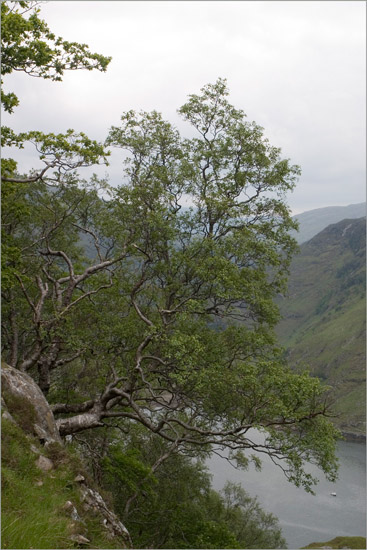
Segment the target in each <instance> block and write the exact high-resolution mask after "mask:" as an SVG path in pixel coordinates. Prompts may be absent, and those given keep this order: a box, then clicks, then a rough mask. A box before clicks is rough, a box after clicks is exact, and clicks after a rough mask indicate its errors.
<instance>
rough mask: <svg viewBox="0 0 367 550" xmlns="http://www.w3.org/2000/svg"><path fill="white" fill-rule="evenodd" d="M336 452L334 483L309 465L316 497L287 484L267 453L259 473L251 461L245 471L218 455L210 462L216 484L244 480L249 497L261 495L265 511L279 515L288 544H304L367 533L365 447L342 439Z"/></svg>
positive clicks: (242, 482) (260, 499)
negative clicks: (234, 466)
mask: <svg viewBox="0 0 367 550" xmlns="http://www.w3.org/2000/svg"><path fill="white" fill-rule="evenodd" d="M338 457H339V460H340V469H339V479H338V480H337V481H336V482H335V483H330V482H328V481H327V480H325V478H324V476H323V474H322V472H321V471H320V470H318V469H317V468H316V467H312V466H310V472H311V473H313V474H316V477H318V479H319V480H320V482H319V484H318V485H317V487H316V488H315V492H316V495H315V496H313V495H310V494H308V493H306V492H305V491H304V490H303V489H298V488H297V487H295V486H294V485H292V484H291V483H289V482H288V481H287V480H286V479H285V477H284V474H283V473H282V472H281V470H280V469H279V468H276V467H275V466H274V464H273V463H272V462H271V460H270V459H267V458H265V459H264V458H263V457H262V458H263V468H262V471H261V472H256V471H255V468H254V467H253V466H250V468H249V469H248V470H247V471H245V472H243V471H238V470H235V469H234V468H233V467H232V466H231V465H230V464H229V463H228V462H227V461H226V460H224V459H220V458H219V457H218V456H215V455H213V456H212V458H211V459H210V460H209V461H208V467H209V469H210V471H211V473H212V474H213V486H214V488H215V489H217V490H219V489H221V488H222V487H223V486H224V484H225V482H226V480H230V481H233V482H235V483H241V484H242V486H243V487H244V489H246V490H247V491H248V492H249V494H250V495H251V496H255V495H257V496H258V499H259V502H260V503H261V505H262V507H263V508H264V509H265V510H266V511H267V512H272V513H273V514H275V515H276V516H278V518H279V522H280V524H281V527H282V529H283V535H284V537H285V538H286V539H287V543H288V547H289V548H300V547H302V546H306V545H307V544H310V543H311V542H320V541H326V540H330V539H333V538H334V537H336V536H366V523H365V522H366V500H365V495H366V446H365V445H363V444H361V443H352V442H351V443H350V442H341V443H339V446H338ZM332 492H335V493H336V495H337V496H336V497H334V496H332V495H331V493H332Z"/></svg>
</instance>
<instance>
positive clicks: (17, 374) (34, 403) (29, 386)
mask: <svg viewBox="0 0 367 550" xmlns="http://www.w3.org/2000/svg"><path fill="white" fill-rule="evenodd" d="M1 391H2V397H3V400H4V402H5V406H6V409H7V410H8V414H9V413H10V414H11V416H12V417H13V418H14V419H15V420H16V422H17V423H18V424H19V425H20V426H21V427H22V428H23V429H24V430H25V431H27V432H28V433H29V432H30V433H33V434H34V435H35V436H37V437H38V439H39V440H40V441H41V443H43V444H49V443H55V442H57V443H60V444H61V442H62V441H61V437H60V434H59V431H58V429H57V427H56V423H55V419H54V416H53V414H52V411H51V409H50V406H49V404H48V403H47V401H46V399H45V396H44V395H43V393H42V392H41V390H40V388H39V387H38V386H37V384H36V383H35V382H34V380H33V379H32V378H31V377H30V376H28V374H26V373H24V372H21V371H19V370H17V369H14V368H13V367H9V366H8V365H5V364H4V363H3V364H2V366H1Z"/></svg>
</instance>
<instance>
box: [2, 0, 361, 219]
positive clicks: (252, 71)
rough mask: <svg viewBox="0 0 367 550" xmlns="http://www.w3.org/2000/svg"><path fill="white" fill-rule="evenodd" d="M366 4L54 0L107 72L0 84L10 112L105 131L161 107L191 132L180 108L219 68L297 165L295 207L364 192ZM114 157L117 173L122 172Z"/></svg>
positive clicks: (52, 127)
mask: <svg viewBox="0 0 367 550" xmlns="http://www.w3.org/2000/svg"><path fill="white" fill-rule="evenodd" d="M365 10H366V6H365V2H361V1H347V0H345V1H344V0H342V1H335V2H334V1H328V2H325V1H317V2H314V1H304V2H289V1H283V2H278V1H264V2H258V1H245V0H243V1H234V2H232V1H228V0H227V1H225V0H222V1H220V0H219V1H210V0H209V1H203V2H201V1H191V2H186V1H183V2H177V1H160V2H156V1H147V2H144V1H138V2H137V1H134V2H130V1H114V2H109V1H103V2H101V1H99V2H97V1H90V0H85V1H82V2H78V1H73V2H71V1H69V2H64V1H57V2H56V1H51V2H49V3H46V4H44V5H42V11H41V15H42V16H43V17H44V18H45V19H46V21H47V22H48V24H49V26H50V28H51V29H52V30H53V31H54V32H55V33H56V34H58V35H61V36H63V37H64V38H65V39H68V40H74V41H78V42H84V43H87V44H88V45H89V47H90V49H91V50H92V51H97V52H98V53H103V54H105V55H112V57H113V60H112V62H111V64H110V67H109V69H108V71H107V73H98V72H85V71H81V72H75V73H68V74H66V75H65V78H64V81H63V82H62V83H52V82H48V81H44V80H39V79H32V78H29V77H26V76H25V75H22V74H20V73H18V74H15V75H10V76H9V77H7V78H6V79H5V87H6V89H9V90H10V89H13V90H14V91H15V92H16V93H17V94H18V95H19V97H20V100H21V103H20V106H19V107H18V108H17V109H16V110H15V112H14V114H13V115H11V117H8V116H4V118H3V121H4V123H5V124H6V123H9V124H11V125H12V127H13V128H14V129H16V130H27V129H39V130H43V131H55V132H56V131H57V132H59V131H60V132H61V131H64V130H66V129H67V128H74V129H75V130H80V131H84V132H86V133H88V135H90V137H92V138H94V139H98V140H104V139H105V137H106V135H107V132H108V129H109V128H110V126H111V125H117V124H118V122H119V117H120V115H121V113H122V112H123V111H127V110H129V109H135V110H140V109H143V110H152V109H156V110H158V111H160V112H162V113H163V116H164V117H165V118H166V119H168V120H170V121H171V122H173V123H175V124H176V125H177V126H178V127H179V128H180V130H181V131H182V133H185V128H186V126H185V124H184V123H182V122H181V121H180V119H179V118H178V116H177V114H176V109H177V108H178V107H180V106H181V105H182V104H183V103H184V102H185V100H186V98H187V95H188V94H190V93H197V92H198V91H199V90H200V88H201V87H202V86H203V85H204V84H207V83H209V82H214V81H215V80H216V79H217V78H218V77H224V78H227V80H228V86H229V89H230V101H231V102H232V103H233V104H234V105H235V106H236V107H238V108H242V109H243V110H244V111H245V112H246V113H247V116H248V119H249V120H255V121H256V122H257V123H258V124H260V125H261V126H263V127H264V129H265V135H266V137H268V138H269V139H270V142H271V144H272V145H275V146H279V147H281V148H282V151H283V155H284V156H285V157H288V158H290V159H291V160H292V162H293V163H295V164H299V165H301V167H302V176H301V179H300V181H299V183H298V186H297V189H296V191H295V192H294V193H293V194H291V195H290V196H289V204H290V206H291V208H292V210H293V212H294V213H299V212H302V211H305V210H310V209H313V208H319V207H323V206H330V205H346V204H350V203H356V202H362V201H364V200H365V119H366V117H365V105H366V97H365V42H366V33H365ZM119 155H120V154H114V155H113V157H112V161H113V162H112V165H111V166H110V167H109V168H108V172H109V174H110V181H111V183H118V182H119V181H120V179H121V164H120V156H119ZM23 158H25V156H23ZM27 161H28V165H26V168H29V164H30V162H31V161H30V157H29V158H28V160H27ZM104 172H105V170H104V169H103V170H102V173H104Z"/></svg>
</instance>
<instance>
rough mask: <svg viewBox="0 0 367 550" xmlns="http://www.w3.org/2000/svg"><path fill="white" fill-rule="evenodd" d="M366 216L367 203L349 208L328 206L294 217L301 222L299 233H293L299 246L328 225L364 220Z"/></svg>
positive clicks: (352, 205)
mask: <svg viewBox="0 0 367 550" xmlns="http://www.w3.org/2000/svg"><path fill="white" fill-rule="evenodd" d="M365 215H366V203H365V202H362V203H359V204H350V205H349V206H327V207H326V208H316V209H315V210H309V211H308V212H303V213H302V214H298V215H297V216H294V219H296V220H297V221H298V222H299V232H298V233H297V232H296V231H294V232H292V235H293V237H294V238H295V239H296V240H297V242H298V243H299V244H301V243H304V242H306V241H308V240H310V239H312V237H314V236H315V235H317V234H318V233H320V231H322V230H323V229H325V228H326V227H327V226H328V225H330V224H333V223H338V222H340V221H342V220H344V219H356V218H362V217H363V216H365Z"/></svg>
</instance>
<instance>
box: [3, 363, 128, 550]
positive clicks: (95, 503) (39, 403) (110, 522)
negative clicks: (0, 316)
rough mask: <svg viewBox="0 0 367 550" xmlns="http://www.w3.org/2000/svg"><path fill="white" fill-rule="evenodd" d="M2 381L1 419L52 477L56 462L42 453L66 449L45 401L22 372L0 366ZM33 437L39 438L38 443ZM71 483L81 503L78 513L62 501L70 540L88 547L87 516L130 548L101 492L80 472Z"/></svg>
mask: <svg viewBox="0 0 367 550" xmlns="http://www.w3.org/2000/svg"><path fill="white" fill-rule="evenodd" d="M1 380H2V388H1V390H2V417H3V418H6V419H7V420H9V421H10V422H13V423H15V424H17V425H18V426H19V427H21V428H22V429H23V431H24V432H25V433H26V434H27V436H28V438H29V440H30V441H29V448H30V450H31V451H32V452H33V453H35V455H38V456H37V458H36V457H35V464H36V466H37V467H38V468H39V470H40V472H42V475H44V476H47V475H50V476H51V477H53V473H54V472H55V469H57V461H56V462H55V461H54V459H52V460H50V458H48V457H47V456H45V454H50V451H51V450H52V449H54V448H55V444H56V447H57V448H59V449H61V450H62V453H67V449H65V447H64V445H63V441H62V439H61V437H60V434H59V432H58V429H57V426H56V422H55V419H54V416H53V414H52V411H51V409H50V406H49V404H48V402H47V401H46V399H45V397H44V395H43V393H42V392H41V390H40V389H39V387H38V386H37V384H36V383H35V382H34V381H33V380H32V378H31V377H30V376H28V375H27V374H25V373H23V372H20V371H18V370H16V369H14V368H12V367H9V366H8V365H4V364H2V372H1ZM32 436H33V437H32ZM34 438H37V439H38V443H37V441H36V440H35V439H34ZM32 441H33V443H32ZM39 443H41V445H40V444H39ZM43 447H45V449H44V448H43ZM44 453H45V454H44ZM59 454H60V453H59ZM42 484H43V481H42V480H38V481H37V482H36V484H35V485H36V486H39V485H42ZM72 484H73V485H74V486H76V487H77V490H78V491H79V494H80V501H81V503H80V504H79V505H78V508H79V510H78V509H77V508H76V506H75V505H74V504H73V503H72V502H71V501H66V502H65V506H64V511H65V512H67V514H68V515H70V519H71V520H72V524H70V529H71V531H72V533H70V536H69V538H70V540H72V541H73V542H75V543H76V544H78V545H80V546H82V547H83V546H85V545H89V543H90V542H91V540H90V539H92V537H90V536H89V534H88V532H87V529H86V527H85V522H84V520H83V517H84V519H85V517H86V516H88V515H92V516H93V517H96V518H98V520H99V521H100V525H101V530H103V531H104V532H105V533H106V538H107V539H109V540H111V541H114V543H116V542H117V543H118V545H119V548H131V547H132V543H131V539H130V535H129V532H128V531H127V529H126V528H125V526H124V525H123V524H122V523H121V521H120V520H119V519H118V517H117V516H116V514H115V513H114V512H112V511H111V510H110V508H109V507H108V506H107V504H106V502H105V501H104V499H103V498H102V496H101V495H100V493H99V492H98V491H97V490H96V489H94V488H92V487H91V486H90V485H89V484H88V483H87V481H86V479H85V476H84V475H82V473H79V474H78V475H77V476H76V477H75V479H74V480H73V482H72Z"/></svg>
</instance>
